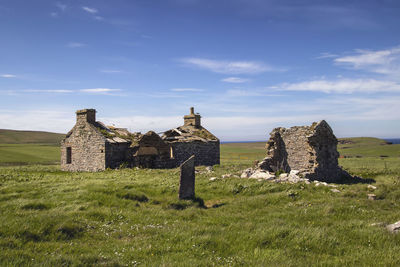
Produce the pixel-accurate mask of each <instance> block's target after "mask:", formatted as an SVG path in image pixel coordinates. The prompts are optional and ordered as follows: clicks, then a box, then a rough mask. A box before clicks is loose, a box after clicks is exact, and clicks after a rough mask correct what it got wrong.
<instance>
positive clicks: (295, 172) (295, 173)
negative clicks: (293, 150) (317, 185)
mask: <svg viewBox="0 0 400 267" xmlns="http://www.w3.org/2000/svg"><path fill="white" fill-rule="evenodd" d="M299 173H300V171H298V170H291V171H290V173H289V174H293V175H297V174H299Z"/></svg>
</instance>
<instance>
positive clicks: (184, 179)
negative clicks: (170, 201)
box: [179, 155, 195, 199]
mask: <svg viewBox="0 0 400 267" xmlns="http://www.w3.org/2000/svg"><path fill="white" fill-rule="evenodd" d="M180 168H181V181H180V185H179V199H192V198H194V183H195V174H194V155H193V156H191V157H190V158H189V159H187V160H186V161H185V162H184V163H182V164H181V166H180Z"/></svg>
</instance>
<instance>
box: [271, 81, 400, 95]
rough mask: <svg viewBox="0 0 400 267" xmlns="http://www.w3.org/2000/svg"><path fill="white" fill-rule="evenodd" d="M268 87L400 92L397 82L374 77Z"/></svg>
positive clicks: (344, 91) (287, 89) (342, 92)
mask: <svg viewBox="0 0 400 267" xmlns="http://www.w3.org/2000/svg"><path fill="white" fill-rule="evenodd" d="M270 88H271V89H277V90H286V91H313V92H324V93H341V94H350V93H355V92H361V93H376V92H400V84H399V83H396V82H393V81H387V80H375V79H338V80H312V81H306V82H300V83H284V84H281V85H277V86H272V87H270Z"/></svg>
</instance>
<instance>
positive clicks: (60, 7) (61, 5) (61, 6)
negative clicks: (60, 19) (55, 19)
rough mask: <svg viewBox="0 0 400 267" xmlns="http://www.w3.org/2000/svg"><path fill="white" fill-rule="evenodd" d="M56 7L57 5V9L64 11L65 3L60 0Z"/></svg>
mask: <svg viewBox="0 0 400 267" xmlns="http://www.w3.org/2000/svg"><path fill="white" fill-rule="evenodd" d="M56 7H58V9H60V10H61V11H65V10H66V9H67V5H66V4H63V3H60V2H57V3H56Z"/></svg>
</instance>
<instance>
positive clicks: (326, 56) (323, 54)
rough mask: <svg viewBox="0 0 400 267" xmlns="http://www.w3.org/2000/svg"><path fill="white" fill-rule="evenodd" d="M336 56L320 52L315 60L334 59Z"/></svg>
mask: <svg viewBox="0 0 400 267" xmlns="http://www.w3.org/2000/svg"><path fill="white" fill-rule="evenodd" d="M337 56H338V55H336V54H332V53H329V52H322V53H321V54H320V55H319V56H318V57H316V59H322V58H335V57H337Z"/></svg>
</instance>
